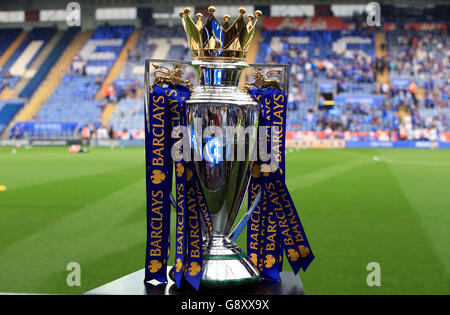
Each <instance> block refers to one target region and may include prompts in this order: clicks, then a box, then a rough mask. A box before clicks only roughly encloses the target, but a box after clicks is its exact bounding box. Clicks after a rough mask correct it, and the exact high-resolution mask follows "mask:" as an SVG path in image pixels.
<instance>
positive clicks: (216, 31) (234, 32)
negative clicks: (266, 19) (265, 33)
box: [180, 6, 262, 61]
mask: <svg viewBox="0 0 450 315" xmlns="http://www.w3.org/2000/svg"><path fill="white" fill-rule="evenodd" d="M208 12H209V16H208V18H207V19H206V21H205V22H203V15H202V14H201V13H197V15H196V17H197V22H194V21H193V20H192V18H191V17H190V15H189V14H190V13H191V9H190V8H185V9H184V11H180V17H181V18H182V23H183V27H184V30H185V31H186V35H187V40H188V43H189V46H190V48H191V51H192V56H193V57H194V59H198V60H223V61H227V60H239V61H242V60H245V57H246V55H247V49H248V47H249V46H250V43H251V41H252V38H253V34H254V32H255V27H256V23H257V21H258V18H259V17H260V16H261V15H262V12H261V11H260V10H257V11H255V15H253V14H249V15H248V16H247V20H248V21H247V22H245V20H244V14H245V12H246V10H245V9H244V8H242V7H241V8H239V17H238V18H237V19H236V20H235V21H234V22H233V23H232V24H230V23H229V20H230V16H229V15H228V14H226V15H225V16H224V22H223V23H221V22H220V21H219V20H218V19H217V18H216V16H215V15H214V13H215V12H216V8H215V7H213V6H210V7H209V8H208ZM255 17H256V18H255Z"/></svg>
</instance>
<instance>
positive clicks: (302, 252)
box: [298, 245, 310, 258]
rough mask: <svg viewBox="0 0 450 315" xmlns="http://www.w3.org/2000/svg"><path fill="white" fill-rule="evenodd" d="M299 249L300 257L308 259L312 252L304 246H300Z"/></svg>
mask: <svg viewBox="0 0 450 315" xmlns="http://www.w3.org/2000/svg"><path fill="white" fill-rule="evenodd" d="M298 249H299V250H300V255H301V256H302V258H306V257H308V255H309V253H310V250H309V248H308V247H306V246H303V245H300V246H299V247H298Z"/></svg>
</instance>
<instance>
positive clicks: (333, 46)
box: [0, 17, 450, 140]
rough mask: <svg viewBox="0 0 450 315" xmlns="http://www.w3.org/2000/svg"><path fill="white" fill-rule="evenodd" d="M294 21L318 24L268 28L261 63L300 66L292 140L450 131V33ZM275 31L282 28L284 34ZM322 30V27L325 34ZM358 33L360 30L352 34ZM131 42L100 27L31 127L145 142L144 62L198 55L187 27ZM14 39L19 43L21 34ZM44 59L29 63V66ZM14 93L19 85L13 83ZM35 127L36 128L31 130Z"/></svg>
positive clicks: (150, 30) (121, 30) (36, 81)
mask: <svg viewBox="0 0 450 315" xmlns="http://www.w3.org/2000/svg"><path fill="white" fill-rule="evenodd" d="M294 19H295V20H296V23H297V25H302V23H309V24H305V25H302V26H301V27H300V28H295V27H288V28H286V27H284V26H283V25H284V24H283V23H285V21H284V20H283V19H282V18H274V19H271V18H267V19H265V20H263V22H265V21H269V22H268V23H262V24H263V29H262V30H261V36H258V37H260V40H259V41H255V42H257V43H258V44H259V45H257V46H256V47H257V49H256V50H255V52H256V51H257V53H255V55H256V60H254V61H255V62H257V63H272V64H275V63H281V64H285V63H288V64H291V78H290V87H289V90H290V93H289V115H288V116H287V119H288V121H287V122H288V128H289V130H290V131H294V132H311V131H312V132H315V134H314V135H315V136H317V137H319V133H320V137H322V135H323V133H325V134H327V133H328V134H331V133H333V134H334V137H340V138H344V137H345V138H346V139H348V137H347V136H345V135H344V133H346V132H352V133H357V134H361V133H364V134H368V133H375V134H377V135H378V134H379V133H380V132H387V133H388V134H389V136H388V137H387V138H386V137H384V138H385V139H404V140H414V139H431V138H433V139H434V138H435V137H430V134H439V133H447V132H448V131H449V130H450V118H449V115H448V112H449V111H448V109H449V106H450V105H449V83H450V82H449V79H448V78H449V54H450V53H449V51H450V50H449V39H448V33H447V30H446V29H445V28H444V29H442V28H441V29H438V30H432V31H415V30H404V29H403V25H401V24H399V27H397V28H390V26H388V27H386V30H384V31H383V30H381V29H369V28H367V26H365V22H364V21H362V20H361V21H356V23H355V20H354V19H342V18H339V17H330V18H328V19H323V20H320V19H317V18H312V19H311V20H310V21H308V20H305V19H304V18H294ZM273 21H275V22H273ZM283 21H284V22H283ZM323 21H325V22H326V23H328V24H327V26H326V27H323V24H320V23H323ZM270 23H272V25H271V24H270ZM273 23H275V24H277V23H279V25H278V27H273ZM289 23H291V20H289ZM314 23H317V25H319V27H318V28H317V29H314ZM351 23H354V24H353V26H352V27H348V26H349V25H351ZM386 24H387V25H389V23H388V22H387V23H386ZM391 29H392V30H391ZM75 32H76V31H75V30H68V31H66V32H65V33H64V36H62V38H61V40H60V41H59V42H58V44H57V45H56V46H55V49H54V50H53V51H52V53H51V56H50V55H49V57H48V58H47V59H46V60H45V62H44V63H43V64H42V65H41V67H40V68H39V70H38V71H37V73H36V75H35V77H33V79H32V80H30V82H29V83H28V84H27V85H26V87H25V88H24V89H23V91H21V93H20V94H19V96H20V97H22V98H30V97H31V96H32V95H33V93H34V91H36V89H37V88H38V87H39V86H42V85H41V84H40V82H42V80H43V78H45V77H46V76H47V74H48V73H49V69H50V68H51V67H52V65H51V63H52V61H53V62H55V60H56V59H58V57H59V56H61V54H62V52H63V48H64V46H67V45H68V43H70V42H71V41H72V39H73V37H75ZM132 32H133V27H131V26H108V25H104V26H100V27H97V29H96V30H95V31H94V33H93V34H92V36H91V38H90V39H89V40H88V41H87V42H86V43H85V44H84V46H83V48H82V49H81V50H80V51H79V52H78V54H77V55H76V56H75V57H74V58H73V60H72V61H71V64H70V67H69V68H68V69H67V72H66V74H65V75H64V77H63V78H62V80H61V82H60V83H59V85H58V87H57V88H56V90H54V92H52V93H51V95H50V96H48V97H47V98H45V102H43V106H42V107H40V106H35V107H36V108H37V109H38V111H36V112H35V113H34V114H33V118H32V121H34V122H42V123H45V122H60V123H63V122H64V123H74V124H75V123H76V126H77V128H76V130H73V131H74V132H75V134H74V135H75V136H76V135H77V134H76V132H79V130H80V126H83V125H84V124H89V125H90V126H91V128H94V129H95V128H98V127H100V125H103V126H106V125H110V126H112V128H113V129H114V130H115V131H116V133H115V135H116V136H117V137H120V138H123V139H139V138H142V130H143V122H144V117H143V101H142V89H143V87H144V70H145V69H144V59H146V58H161V59H181V60H183V59H190V52H189V49H188V47H187V44H186V40H185V33H184V31H183V29H182V27H181V26H179V25H177V26H162V25H157V26H148V27H145V28H143V29H140V30H138V31H134V33H133V36H134V38H133V41H130V43H129V44H128V41H127V40H128V39H129V38H131V37H132V36H131V34H132ZM44 33H45V32H44V29H33V30H32V31H31V32H30V34H27V35H26V37H25V39H24V40H23V41H22V43H20V44H19V45H18V47H17V49H16V50H15V51H14V53H13V54H12V55H11V57H10V58H9V59H8V60H7V61H6V62H5V65H4V67H3V68H2V71H3V72H5V73H7V72H6V71H8V69H10V68H11V67H12V65H13V63H14V60H17V59H18V56H19V55H20V54H21V52H22V53H23V52H24V51H25V48H26V47H28V46H29V44H30V43H31V38H32V39H36V38H41V37H44V35H43V34H44ZM15 34H16V38H18V37H19V36H20V35H18V34H20V30H15ZM22 34H23V33H22ZM0 36H1V35H0ZM47 37H48V34H47ZM47 40H48V39H47ZM9 41H10V42H11V41H13V39H9ZM126 44H128V45H127V46H125V45H126ZM4 46H5V47H6V46H7V44H5V45H4ZM5 47H3V46H1V47H0V50H5V49H6V48H5ZM30 49H31V48H30ZM36 49H37V47H35V48H34V50H36ZM35 55H36V54H35ZM35 55H33V56H34V57H30V56H28V57H27V58H28V59H29V61H27V64H30V62H31V61H32V58H35ZM119 56H120V58H118V57H119ZM28 59H27V60H28ZM187 75H190V74H187ZM7 76H8V75H7ZM190 79H192V77H190ZM7 85H14V77H13V78H9V79H8V82H7ZM324 93H329V94H332V95H333V100H332V102H331V103H332V105H330V104H326V103H327V102H329V101H328V100H325V98H324V96H323V94H324ZM68 99H70V100H71V101H70V102H67V100H68ZM30 103H31V102H30ZM30 118H31V117H30ZM26 120H30V119H23V120H22V121H26ZM18 122H19V123H20V122H21V120H18ZM43 126H44V125H43ZM13 131H14V130H12V131H11V133H9V135H12V134H13V133H14V132H13ZM94 134H95V133H94ZM78 135H79V134H78ZM327 137H328V136H327ZM358 137H359V136H358ZM358 139H360V138H358Z"/></svg>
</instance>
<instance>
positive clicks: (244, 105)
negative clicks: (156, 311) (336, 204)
mask: <svg viewBox="0 0 450 315" xmlns="http://www.w3.org/2000/svg"><path fill="white" fill-rule="evenodd" d="M208 11H209V13H210V15H209V17H208V18H207V19H206V21H205V22H204V24H203V20H202V17H203V16H202V14H197V21H196V22H194V21H193V20H192V18H191V17H190V15H189V14H190V12H191V10H190V9H189V8H186V9H184V10H183V11H181V12H180V17H181V19H182V23H183V26H184V29H185V31H186V34H187V40H188V44H189V47H190V49H191V52H192V55H193V61H192V62H178V63H177V64H175V65H174V69H173V70H170V69H169V68H167V67H163V66H158V65H153V62H157V61H160V62H161V63H171V62H172V61H170V60H156V59H153V60H146V77H145V79H146V80H145V81H146V91H148V92H147V93H146V98H145V103H146V104H145V109H146V128H150V125H151V123H150V122H149V120H150V119H151V118H149V117H150V114H151V113H152V109H151V108H150V107H149V106H150V104H151V103H152V101H155V99H153V100H151V99H150V97H151V96H150V93H149V92H150V91H154V90H153V89H154V88H155V87H156V86H161V87H162V86H165V85H168V86H169V87H176V86H177V85H184V86H185V87H187V88H188V89H190V95H189V96H188V97H187V99H186V101H185V116H186V117H185V121H184V123H182V124H183V125H185V126H186V127H187V130H188V131H189V136H188V143H187V147H189V155H190V156H191V157H192V158H193V159H192V161H191V162H189V163H188V162H186V164H185V166H184V167H183V166H180V165H179V163H177V162H175V164H176V166H175V172H176V174H177V176H178V175H180V174H178V170H181V171H182V170H183V169H186V172H187V173H186V174H187V175H186V178H187V180H190V178H192V176H194V177H195V178H196V179H197V180H198V182H199V186H200V187H201V192H202V197H204V200H205V202H206V205H207V211H208V214H207V217H208V220H205V216H203V215H202V216H200V215H199V218H200V221H201V227H202V228H201V232H202V257H201V262H202V266H201V267H199V266H198V264H191V265H189V266H187V264H186V265H185V264H184V263H182V262H181V260H180V261H179V259H176V265H175V266H174V269H173V270H172V273H171V278H172V279H174V275H173V274H174V273H175V272H183V271H184V273H185V274H186V275H189V274H191V275H197V274H200V276H201V280H200V283H201V286H202V287H205V286H208V287H223V286H233V285H241V284H251V283H254V282H257V281H258V280H259V279H260V278H261V273H260V268H258V267H257V262H256V261H255V259H251V258H249V257H248V256H247V255H246V254H245V253H244V252H243V251H242V249H241V248H240V247H239V246H238V245H237V244H235V243H234V241H235V240H236V238H237V236H238V235H239V233H240V232H241V231H242V229H243V227H244V226H245V224H246V222H247V220H248V219H249V217H250V216H251V215H252V212H253V211H254V209H255V207H256V205H257V204H258V202H259V201H260V198H261V196H262V193H261V190H260V191H257V192H256V193H255V194H254V195H253V197H252V199H251V202H250V204H249V208H248V211H247V213H245V215H244V216H243V217H242V219H241V221H240V222H239V223H238V224H236V225H235V221H236V220H237V217H238V214H239V212H240V209H241V206H242V203H243V200H244V196H245V194H246V192H247V189H248V186H249V180H250V177H251V168H252V166H253V165H254V164H255V163H254V162H253V161H255V152H256V145H257V137H258V132H257V130H258V127H259V125H260V121H261V117H260V111H261V108H260V104H259V103H258V102H257V101H255V100H254V98H252V96H250V95H249V93H247V92H248V89H249V88H250V85H254V86H256V87H258V88H259V89H262V88H265V87H273V88H279V89H280V90H281V86H280V80H281V75H280V71H278V72H275V74H274V72H273V71H272V76H271V75H270V74H269V75H268V78H269V80H266V78H265V77H264V75H263V74H262V72H261V70H257V71H256V72H255V73H253V77H254V78H255V81H254V82H252V83H250V84H247V85H245V86H244V87H242V85H239V79H240V78H241V74H242V72H243V71H244V70H245V69H246V68H248V67H249V65H248V64H247V63H246V62H245V58H246V54H247V49H248V48H249V46H250V43H251V40H252V38H253V34H254V32H255V27H256V22H257V20H258V17H260V16H261V11H259V10H257V11H256V12H255V14H254V16H253V15H251V14H250V15H248V16H247V21H245V20H244V14H245V12H246V11H245V9H244V8H240V9H239V17H238V18H237V19H236V20H235V22H233V23H232V24H230V23H229V22H228V21H229V16H228V15H226V16H225V17H224V20H225V21H224V22H223V23H220V22H219V20H218V19H217V18H216V17H215V15H214V13H215V8H214V7H213V6H210V7H209V8H208ZM182 64H189V65H190V66H191V67H192V69H194V72H195V75H196V79H197V83H198V84H197V86H196V87H195V88H194V85H193V84H192V83H191V82H190V81H188V80H182V75H183V74H184V72H183V71H182V70H181V69H182ZM152 67H153V69H154V70H155V71H154V81H153V83H152V84H151V83H150V72H151V70H152V69H151V68H152ZM287 75H288V71H285V77H284V80H283V81H284V85H287ZM161 95H163V94H161ZM163 96H164V95H163ZM161 97H162V96H161ZM164 97H165V96H164ZM154 98H155V97H154ZM180 99H184V97H181V98H180ZM157 123H158V122H157ZM206 130H209V131H210V130H212V132H210V133H209V134H208V135H207V136H205V131H206ZM230 130H231V132H230ZM236 130H237V131H236ZM148 132H149V133H151V131H150V130H149V131H148ZM146 137H147V134H146ZM146 143H147V144H148V143H150V141H148V140H147V139H146ZM147 144H146V145H147ZM150 145H151V143H150ZM150 150H151V149H149V148H147V147H146V152H147V153H148V152H150ZM283 150H284V149H283ZM283 152H284V151H283ZM183 154H186V152H185V153H183ZM283 154H284V153H283ZM157 159H158V158H157ZM149 160H150V159H149V158H147V165H149V162H148V161H149ZM171 163H174V162H173V161H172V162H171ZM171 165H173V164H171ZM189 167H191V168H192V170H191V169H189ZM164 172H165V173H164ZM164 172H161V171H159V170H155V169H152V168H151V166H148V167H147V174H150V175H151V176H148V177H147V179H148V182H147V209H148V210H147V211H150V210H149V207H152V205H149V199H151V196H149V181H153V184H155V182H154V179H155V178H158V179H161V178H162V180H158V181H157V182H156V184H159V183H161V182H162V181H163V180H164V178H167V177H170V178H171V177H172V171H170V172H168V171H167V170H166V171H164ZM158 174H163V175H162V176H161V175H158ZM192 174H194V175H192ZM157 175H158V176H159V177H158V176H157ZM184 179H185V177H184V175H183V180H184ZM183 183H184V182H183ZM155 187H156V186H155ZM177 187H178V184H177ZM180 187H181V186H180ZM152 189H153V188H152ZM155 195H156V194H155ZM176 196H177V197H176V198H175V197H173V196H171V201H172V204H173V206H174V207H175V208H176V207H177V206H178V207H179V204H178V203H179V197H180V196H179V193H178V191H177V192H176ZM283 197H284V196H283ZM280 198H281V197H280ZM151 210H152V209H151ZM178 214H179V213H178V212H177V215H178ZM169 216H170V213H169ZM177 218H178V217H177ZM157 219H159V218H158V217H157ZM206 221H208V222H206ZM148 222H150V221H148ZM178 223H179V222H177V224H178ZM234 225H235V226H236V227H235V228H234V229H233V226H234ZM148 226H149V227H150V226H151V227H153V225H152V223H151V222H150V223H148ZM155 226H156V225H155ZM179 231H180V229H179V228H178V226H177V233H178V232H179ZM152 232H154V231H152ZM183 233H184V232H183ZM183 233H181V234H183ZM185 234H189V233H188V232H186V233H185ZM151 235H156V232H154V233H153V234H151V233H150V232H148V242H147V264H146V267H147V272H148V275H149V276H148V277H147V274H146V279H147V278H152V279H155V278H156V279H158V277H157V276H155V274H157V273H158V272H160V270H162V269H161V268H162V267H163V266H164V264H165V263H167V257H168V254H167V255H166V256H164V255H165V253H164V251H161V250H159V249H160V248H159V247H158V246H157V245H159V243H156V241H155V242H152V239H150V236H151ZM167 235H168V234H167ZM177 235H178V234H177ZM164 237H166V236H163V239H164ZM157 241H158V240H157ZM177 242H178V241H177ZM149 244H153V245H152V246H153V247H151V248H150V247H149ZM155 244H156V245H155ZM177 246H178V243H177ZM294 251H295V250H294ZM149 253H158V255H159V256H158V255H155V257H153V256H152V257H150V256H151V254H150V256H149ZM281 255H282V253H281ZM269 256H270V255H269ZM297 257H299V256H297ZM280 260H281V259H280ZM272 265H273V264H272ZM174 270H176V271H174ZM200 271H201V272H200ZM164 276H165V275H164ZM160 279H163V277H162V278H160Z"/></svg>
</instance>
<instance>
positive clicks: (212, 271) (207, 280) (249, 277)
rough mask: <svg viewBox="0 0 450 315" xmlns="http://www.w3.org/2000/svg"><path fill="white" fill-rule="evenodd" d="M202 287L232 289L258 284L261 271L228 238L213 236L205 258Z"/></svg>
mask: <svg viewBox="0 0 450 315" xmlns="http://www.w3.org/2000/svg"><path fill="white" fill-rule="evenodd" d="M203 268H204V272H203V277H202V281H201V287H231V286H242V285H248V284H252V283H255V282H257V281H258V280H259V279H260V274H259V271H258V270H257V269H256V267H255V266H254V265H253V263H252V262H251V261H250V259H249V258H248V257H247V255H246V254H245V253H244V252H243V251H242V249H241V248H240V247H239V246H238V245H236V244H235V243H233V242H232V241H231V240H230V239H228V237H221V236H213V239H212V242H211V245H210V247H209V249H208V250H207V254H206V253H205V255H204V256H203Z"/></svg>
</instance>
